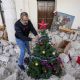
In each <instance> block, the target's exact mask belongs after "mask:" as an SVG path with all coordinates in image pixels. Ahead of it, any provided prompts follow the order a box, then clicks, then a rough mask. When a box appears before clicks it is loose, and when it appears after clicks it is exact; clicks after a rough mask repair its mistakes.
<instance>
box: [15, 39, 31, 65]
mask: <svg viewBox="0 0 80 80" xmlns="http://www.w3.org/2000/svg"><path fill="white" fill-rule="evenodd" d="M16 42H17V45H18V46H19V48H20V56H19V59H18V64H19V65H23V63H24V57H25V49H27V52H28V54H29V55H30V54H31V52H30V47H29V41H23V40H21V39H18V38H16Z"/></svg>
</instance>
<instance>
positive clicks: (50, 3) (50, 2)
mask: <svg viewBox="0 0 80 80" xmlns="http://www.w3.org/2000/svg"><path fill="white" fill-rule="evenodd" d="M37 6H38V23H40V22H41V21H42V20H44V21H45V22H46V23H48V29H49V28H50V27H51V24H52V21H53V17H54V15H53V11H54V9H55V1H54V0H44V1H41V0H38V2H37Z"/></svg>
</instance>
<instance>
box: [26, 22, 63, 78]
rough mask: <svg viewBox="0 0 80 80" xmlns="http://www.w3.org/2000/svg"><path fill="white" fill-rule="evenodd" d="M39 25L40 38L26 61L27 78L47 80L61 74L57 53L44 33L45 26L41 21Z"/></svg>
mask: <svg viewBox="0 0 80 80" xmlns="http://www.w3.org/2000/svg"><path fill="white" fill-rule="evenodd" d="M39 25H40V28H39V29H40V34H41V37H40V38H39V39H38V41H37V42H36V45H35V47H34V48H33V54H32V55H31V57H30V58H29V60H28V70H27V74H28V76H31V78H34V79H49V78H50V76H52V75H56V76H59V77H60V75H61V73H62V68H61V60H60V58H59V54H60V53H59V52H58V51H57V50H56V49H55V48H54V47H53V46H52V45H51V39H50V38H49V36H48V33H47V32H46V26H47V24H46V23H44V21H43V20H42V22H41V23H39Z"/></svg>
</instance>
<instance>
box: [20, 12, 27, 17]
mask: <svg viewBox="0 0 80 80" xmlns="http://www.w3.org/2000/svg"><path fill="white" fill-rule="evenodd" d="M23 16H26V17H28V13H27V12H22V13H21V14H20V18H22V17H23Z"/></svg>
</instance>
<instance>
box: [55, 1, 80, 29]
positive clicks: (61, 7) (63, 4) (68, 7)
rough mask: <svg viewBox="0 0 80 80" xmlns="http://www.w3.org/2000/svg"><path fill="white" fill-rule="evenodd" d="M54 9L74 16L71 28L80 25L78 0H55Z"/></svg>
mask: <svg viewBox="0 0 80 80" xmlns="http://www.w3.org/2000/svg"><path fill="white" fill-rule="evenodd" d="M56 4H57V5H56V10H57V11H59V12H63V13H67V14H70V15H73V16H75V19H74V22H73V25H72V28H75V29H76V28H77V27H78V26H80V20H79V18H80V0H57V2H56Z"/></svg>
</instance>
